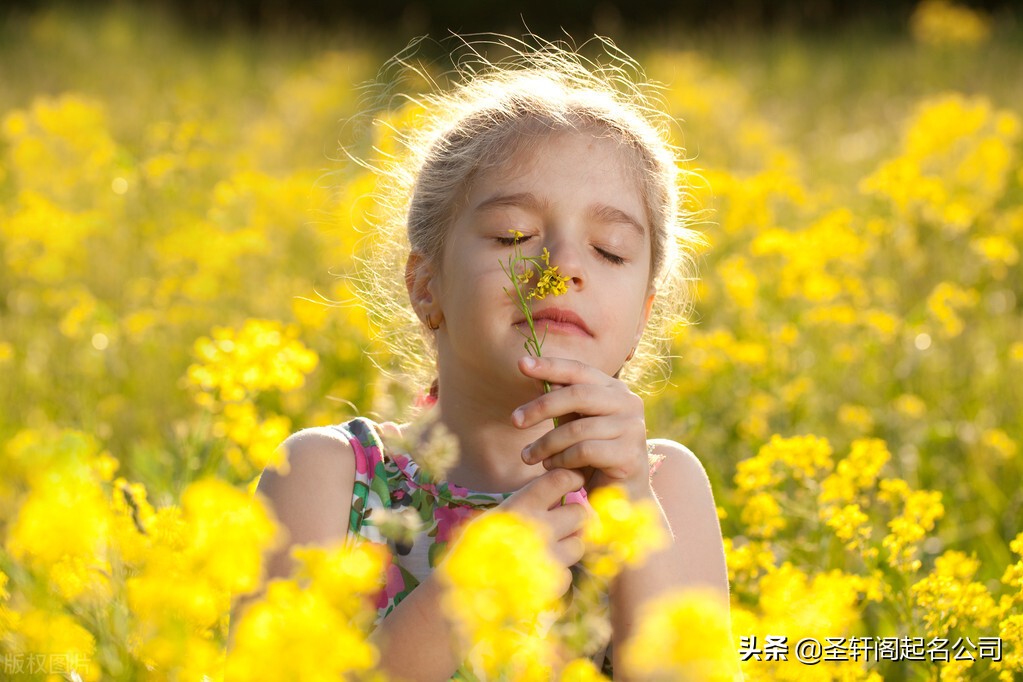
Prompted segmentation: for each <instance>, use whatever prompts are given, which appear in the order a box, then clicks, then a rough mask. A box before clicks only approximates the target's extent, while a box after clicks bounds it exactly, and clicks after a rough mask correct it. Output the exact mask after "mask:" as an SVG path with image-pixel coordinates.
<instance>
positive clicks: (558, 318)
mask: <svg viewBox="0 0 1023 682" xmlns="http://www.w3.org/2000/svg"><path fill="white" fill-rule="evenodd" d="M541 320H549V321H550V328H551V329H552V330H555V329H557V327H561V326H564V327H565V328H567V329H570V327H569V326H568V325H574V326H576V327H578V328H579V329H581V330H582V331H584V332H586V334H587V335H588V336H593V332H591V331H590V328H589V327H587V326H586V323H585V322H584V321H583V319H582V318H581V317H579V316H578V315H576V314H575V313H574V312H572V311H571V310H567V309H565V308H545V309H543V310H537V311H536V312H534V313H533V321H534V322H537V323H538V322H540V321H541ZM524 322H525V320H523V321H522V322H520V323H519V324H522V323H524ZM537 326H538V327H540V328H542V327H544V326H546V325H539V324H538V325H537Z"/></svg>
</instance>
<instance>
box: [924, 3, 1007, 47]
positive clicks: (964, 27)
mask: <svg viewBox="0 0 1023 682" xmlns="http://www.w3.org/2000/svg"><path fill="white" fill-rule="evenodd" d="M909 26H910V32H911V33H912V35H913V38H914V39H915V40H917V41H918V42H921V43H924V44H926V45H937V46H941V45H975V44H977V43H982V42H984V41H986V40H987V39H988V36H990V34H991V20H990V19H989V18H988V17H987V15H986V14H984V13H983V12H979V11H977V10H974V9H970V8H969V7H966V6H964V5H960V4H957V3H954V2H949V0H923V2H921V3H920V4H919V5H917V7H916V9H915V10H914V11H913V15H912V16H911V17H910V20H909Z"/></svg>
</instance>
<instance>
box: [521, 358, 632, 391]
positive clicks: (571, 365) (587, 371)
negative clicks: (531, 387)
mask: <svg viewBox="0 0 1023 682" xmlns="http://www.w3.org/2000/svg"><path fill="white" fill-rule="evenodd" d="M519 370H520V371H521V372H522V373H523V374H525V375H526V376H530V377H533V378H534V379H545V380H547V381H548V382H549V383H552V384H564V385H568V384H599V385H610V384H611V382H615V381H618V380H617V379H612V378H611V377H609V376H608V375H606V374H604V373H603V372H602V371H600V370H599V369H597V368H596V367H594V366H593V365H587V364H586V363H585V362H580V361H578V360H569V359H568V358H557V357H552V356H546V357H542V358H534V357H532V356H527V357H524V358H519Z"/></svg>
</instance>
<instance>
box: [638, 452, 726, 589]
mask: <svg viewBox="0 0 1023 682" xmlns="http://www.w3.org/2000/svg"><path fill="white" fill-rule="evenodd" d="M650 445H651V451H652V452H653V453H656V454H660V455H663V456H664V459H663V462H662V464H661V467H660V470H659V471H658V473H657V475H656V476H654V477H653V478H652V479H651V481H650V485H651V488H652V489H653V491H654V495H655V496H656V497H657V500H658V502H659V503H660V505H661V508H662V509H663V511H664V514H665V518H666V519H667V520H668V524H669V526H670V527H671V532H672V535H673V536H674V538H675V543H676V545H677V546H679V547H685V548H686V554H685V556H683V557H682V558H681V559H680V561H681V562H682V565H683V571H682V573H683V575H684V577H685V582H686V583H690V584H696V583H703V584H710V585H712V586H714V587H716V588H718V589H719V590H721V591H722V593H723V594H724V595H727V594H728V570H727V568H726V564H725V553H724V541H723V539H722V536H721V525H720V522H719V520H718V515H717V506H716V505H715V503H714V494H713V492H712V491H711V485H710V479H709V478H708V476H707V471H706V469H705V468H704V466H703V463H702V462H700V460H699V459H698V458H697V457H696V455H694V454H693V453H692V451H691V450H689V448H687V447H685V446H684V445H681V444H679V443H676V442H675V441H672V440H666V439H657V440H652V441H650Z"/></svg>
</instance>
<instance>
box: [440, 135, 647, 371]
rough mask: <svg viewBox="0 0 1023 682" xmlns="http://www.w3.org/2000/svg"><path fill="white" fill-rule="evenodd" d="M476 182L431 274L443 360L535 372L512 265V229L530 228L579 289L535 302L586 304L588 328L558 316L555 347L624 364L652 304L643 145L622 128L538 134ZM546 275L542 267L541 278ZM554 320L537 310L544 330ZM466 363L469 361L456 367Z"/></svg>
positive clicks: (526, 241) (610, 366)
mask: <svg viewBox="0 0 1023 682" xmlns="http://www.w3.org/2000/svg"><path fill="white" fill-rule="evenodd" d="M512 161H513V162H512V163H507V164H504V165H502V166H498V167H496V168H494V169H493V170H491V171H489V172H486V173H484V174H482V175H481V176H480V177H478V178H477V179H476V181H475V182H474V183H473V186H472V189H471V190H470V192H469V195H468V197H467V201H466V202H465V204H464V205H463V206H464V208H463V209H462V210H461V212H460V213H459V214H458V215H457V216H455V220H454V222H453V224H452V225H451V228H450V233H449V235H448V239H447V241H446V244H445V249H444V262H443V272H442V273H440V274H439V275H438V276H437V277H435V278H433V279H432V280H431V281H430V284H429V290H430V293H431V294H432V295H433V296H434V297H435V298H436V301H435V305H437V306H439V310H440V312H441V313H442V314H443V317H444V324H443V325H441V328H440V331H438V333H437V334H438V336H437V344H438V359H439V362H440V363H441V365H442V367H443V366H444V364H445V363H453V366H452V367H450V368H452V369H453V367H464V368H465V369H466V370H467V371H468V372H472V373H473V374H474V375H477V376H482V377H488V378H494V379H498V380H499V381H500V380H501V379H502V378H503V379H505V380H509V381H513V382H529V381H530V380H528V379H526V378H525V377H523V375H522V374H521V373H520V372H519V371H518V369H517V367H516V360H517V359H518V358H520V357H522V356H524V355H526V351H525V349H524V348H523V341H524V338H525V337H524V336H523V333H524V332H528V327H526V326H525V325H523V324H521V323H522V320H523V316H522V313H521V311H520V310H519V308H518V305H517V301H516V300H513V299H512V298H511V297H510V296H508V295H507V294H506V293H505V291H504V289H505V288H506V287H507V288H508V289H509V290H511V291H512V294H513V295H514V290H513V289H512V288H511V287H512V285H511V282H510V281H509V279H508V277H507V276H506V275H505V273H504V272H503V271H502V269H501V264H502V263H507V261H508V258H509V257H510V256H511V255H512V253H513V247H512V245H511V239H510V237H511V235H510V234H509V232H508V231H509V230H511V229H515V230H519V231H520V232H522V233H523V235H524V236H523V237H521V238H520V240H519V243H520V244H521V245H522V251H523V253H524V255H527V256H539V255H540V253H541V251H542V250H543V248H544V247H546V248H547V249H548V251H550V263H551V265H552V266H553V265H557V266H558V272H559V274H561V275H562V276H564V277H569V278H571V279H570V280H569V281H568V282H567V287H568V292H567V293H565V294H562V295H560V296H548V297H547V298H545V299H544V300H535V299H534V300H533V301H531V302H530V305H531V309H532V310H533V312H534V315H535V314H536V313H537V312H539V311H543V310H546V309H549V308H559V309H562V310H568V311H571V312H573V313H575V315H577V316H578V317H579V318H580V319H581V320H582V323H583V325H584V326H585V330H581V329H579V328H578V327H572V326H569V327H567V328H562V327H558V328H555V326H553V325H552V326H551V327H550V328H549V329H548V331H547V336H546V340H544V342H543V354H544V355H545V356H554V357H562V358H571V359H575V360H579V361H582V362H584V363H586V364H589V365H592V366H594V367H597V368H599V369H601V370H603V371H604V372H605V373H607V374H608V375H613V374H614V373H615V372H617V371H618V370H619V368H621V366H622V364H623V363H624V362H625V358H626V356H627V355H628V354H629V351H630V350H631V349H632V348H633V347H634V346H635V345H636V343H637V342H638V340H639V337H640V335H641V334H642V331H643V327H644V326H645V324H646V320H647V318H648V317H649V314H650V306H651V304H652V303H653V293H654V291H653V289H652V287H650V285H649V280H650V253H651V242H650V240H651V228H650V225H649V224H648V220H647V216H646V210H645V205H644V202H643V199H642V196H641V194H640V188H639V185H638V182H637V178H636V174H635V173H634V171H633V168H634V166H633V164H634V163H635V162H634V161H633V160H632V156H631V154H630V153H629V152H628V151H623V150H621V149H619V147H618V145H617V144H616V143H615V142H614V141H613V140H610V139H602V138H597V137H594V136H593V135H591V134H588V133H583V132H569V133H561V134H556V135H552V136H550V137H545V138H541V139H539V140H537V142H536V143H535V144H534V145H531V147H530V148H528V149H526V150H524V151H523V152H521V153H520V154H518V155H517V156H516V158H514V159H513V160H512ZM535 283H536V277H535V276H534V278H533V280H532V282H531V284H535ZM544 326H545V325H544V323H543V322H542V321H540V320H537V323H536V328H537V335H538V336H539V337H541V338H543V329H544ZM456 371H457V370H456Z"/></svg>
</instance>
